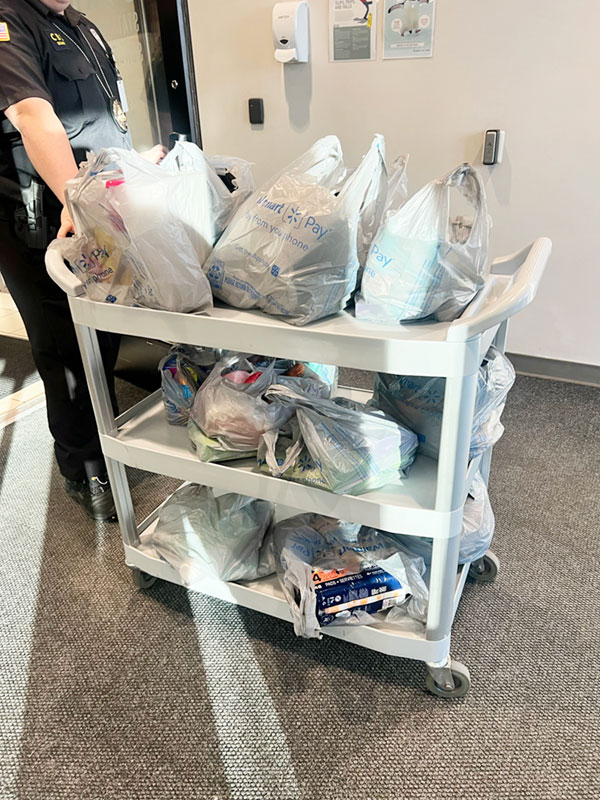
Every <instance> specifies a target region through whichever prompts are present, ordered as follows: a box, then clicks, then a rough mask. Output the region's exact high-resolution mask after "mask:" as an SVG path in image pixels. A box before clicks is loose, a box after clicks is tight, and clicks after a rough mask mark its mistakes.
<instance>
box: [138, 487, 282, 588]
mask: <svg viewBox="0 0 600 800" xmlns="http://www.w3.org/2000/svg"><path fill="white" fill-rule="evenodd" d="M273 517H274V506H273V505H272V504H271V503H269V502H267V501H266V500H257V499H255V498H252V497H244V496H243V495H240V494H222V495H220V496H219V497H215V496H214V493H213V491H212V489H209V488H208V487H206V486H198V485H196V484H188V485H186V486H184V487H182V488H181V489H179V490H178V491H177V492H175V494H174V495H173V496H172V497H171V498H170V499H169V500H168V501H167V502H166V503H165V505H164V506H163V507H162V508H161V510H160V514H159V517H158V523H157V525H156V527H155V528H154V530H152V531H151V532H148V533H144V534H142V535H141V537H140V549H141V550H142V551H145V552H149V553H152V554H154V553H157V554H158V555H159V556H160V557H161V558H163V559H164V560H165V561H166V562H167V563H168V564H170V565H171V566H172V567H174V569H176V570H177V571H178V572H179V574H180V576H181V579H182V581H183V583H184V584H185V586H188V587H190V588H198V589H199V590H202V581H203V579H206V578H220V579H221V580H224V581H242V580H246V581H248V580H255V579H256V578H261V577H263V576H264V575H267V574H268V573H269V571H272V570H269V569H268V568H267V571H265V567H264V563H265V562H263V561H261V556H260V550H261V547H262V544H263V539H264V536H265V534H266V533H267V531H268V530H269V528H270V526H271V523H272V521H273Z"/></svg>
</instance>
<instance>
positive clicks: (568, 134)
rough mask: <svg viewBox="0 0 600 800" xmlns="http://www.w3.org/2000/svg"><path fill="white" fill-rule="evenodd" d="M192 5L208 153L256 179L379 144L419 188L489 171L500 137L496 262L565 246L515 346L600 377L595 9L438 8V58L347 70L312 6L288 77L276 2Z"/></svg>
mask: <svg viewBox="0 0 600 800" xmlns="http://www.w3.org/2000/svg"><path fill="white" fill-rule="evenodd" d="M189 4H190V15H191V23H192V36H193V43H194V52H195V59H196V75H197V80H198V92H199V99H200V115H201V124H202V133H203V138H204V146H205V149H206V150H207V152H211V153H216V152H220V153H230V154H235V155H239V156H243V157H246V158H248V159H250V160H252V161H255V162H256V176H257V179H258V180H262V179H264V178H266V177H268V175H269V174H270V173H271V172H273V171H275V170H277V169H279V168H280V167H282V166H283V165H285V163H287V162H288V161H289V160H291V159H292V158H293V157H295V156H296V155H298V154H299V153H300V152H302V150H303V149H305V148H306V147H308V146H309V145H310V144H311V143H312V142H313V141H314V140H315V139H316V138H318V137H319V136H322V135H325V134H328V133H336V134H337V135H338V136H339V137H340V138H341V140H342V144H343V145H344V149H345V155H346V158H347V162H348V163H349V164H352V163H355V162H357V161H358V159H359V158H360V156H361V154H362V153H363V152H364V151H365V150H366V149H367V147H368V145H369V141H370V138H371V135H372V134H373V133H374V132H380V133H383V134H385V136H386V140H387V150H388V157H389V158H390V157H392V156H394V155H395V154H397V153H400V152H408V153H410V154H411V161H410V164H409V180H410V187H411V192H412V191H415V190H416V189H418V188H419V187H420V186H422V185H423V183H425V182H426V181H428V180H431V179H432V178H434V177H437V176H439V175H441V174H443V173H445V172H446V171H448V170H449V169H450V168H452V167H453V166H455V165H457V164H459V163H460V162H462V161H465V160H468V161H471V162H472V163H474V164H476V165H477V166H480V142H481V136H482V132H483V131H484V130H485V129H486V128H503V129H505V130H506V132H507V134H506V135H507V140H506V152H505V160H504V162H503V163H502V164H501V165H499V166H497V167H493V168H488V167H483V166H480V169H481V172H482V174H483V176H484V179H485V182H486V186H487V191H488V201H489V205H490V211H491V214H492V216H493V218H494V231H493V239H492V253H493V255H494V256H496V255H503V254H506V253H508V252H511V251H513V250H515V249H517V248H519V247H520V246H522V245H524V244H526V243H527V242H529V241H531V240H532V239H533V238H535V237H536V236H540V235H547V236H550V237H551V238H552V240H553V242H554V253H553V256H552V260H551V263H550V265H549V268H548V270H547V272H546V276H545V279H544V281H543V284H542V287H541V289H540V291H539V293H538V297H537V299H536V301H535V303H534V305H533V306H532V307H531V308H530V309H528V310H527V311H525V312H524V313H522V314H521V315H519V316H518V317H517V318H516V319H515V321H514V322H513V325H512V329H511V335H510V341H509V348H510V349H511V350H512V351H513V352H517V353H523V354H527V355H533V356H544V357H547V358H557V359H564V360H569V361H576V362H581V363H587V364H596V365H600V310H599V309H598V307H597V304H598V298H599V296H600V270H599V266H598V248H599V239H600V200H599V197H600V193H599V191H598V189H599V185H600V182H599V180H598V178H599V177H600V176H599V167H598V156H597V153H596V147H597V146H598V144H600V135H599V133H600V110H599V105H598V100H597V79H598V75H600V48H598V46H597V36H598V33H597V32H598V30H600V3H599V2H597V0H579V1H578V2H577V3H576V6H577V8H576V9H571V11H570V12H569V13H567V11H568V9H566V7H565V2H564V0H526V2H522V3H519V4H517V3H511V2H498V0H477V1H476V2H475V1H474V0H438V5H439V8H438V12H437V27H436V38H435V50H434V57H433V58H432V59H423V60H406V61H383V60H381V59H379V60H377V61H374V62H370V63H364V62H363V63H336V64H332V63H330V62H329V60H328V58H329V55H328V34H327V18H328V5H329V4H328V0H310V8H311V37H312V58H311V64H308V65H289V66H287V67H285V68H284V67H282V66H281V65H279V64H277V63H276V62H275V61H274V59H273V46H272V39H271V21H270V20H271V11H272V7H273V2H272V0H221V2H218V3H217V2H214V0H189ZM382 7H383V4H380V8H382ZM380 34H381V31H380ZM379 44H380V52H381V42H380V43H379ZM249 97H263V98H264V101H265V119H266V121H265V125H264V128H262V129H259V128H253V127H252V126H251V125H250V124H249V122H248V112H247V100H248V98H249Z"/></svg>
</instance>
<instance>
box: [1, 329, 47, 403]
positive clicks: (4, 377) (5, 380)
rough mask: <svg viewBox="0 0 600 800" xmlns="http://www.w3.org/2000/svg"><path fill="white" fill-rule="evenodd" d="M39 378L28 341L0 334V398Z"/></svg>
mask: <svg viewBox="0 0 600 800" xmlns="http://www.w3.org/2000/svg"><path fill="white" fill-rule="evenodd" d="M39 379H40V376H39V375H38V373H37V370H36V368H35V364H34V363H33V358H32V356H31V348H30V346H29V342H27V341H24V340H23V339H15V338H13V337H11V336H0V400H1V399H2V398H3V397H7V396H8V395H10V394H14V393H15V392H18V391H20V390H21V389H24V388H25V387H26V386H29V385H30V384H31V383H35V381H39Z"/></svg>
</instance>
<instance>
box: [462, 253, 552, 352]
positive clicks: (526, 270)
mask: <svg viewBox="0 0 600 800" xmlns="http://www.w3.org/2000/svg"><path fill="white" fill-rule="evenodd" d="M551 252H552V242H551V241H550V239H548V238H546V237H541V238H540V239H536V240H535V241H534V242H532V243H531V244H530V245H527V246H526V247H524V248H523V249H522V250H519V251H518V252H517V253H513V255H510V256H505V257H504V258H497V259H496V260H495V261H494V262H493V263H492V269H491V272H492V274H494V275H513V280H512V283H511V285H510V288H509V289H508V291H506V292H504V293H503V294H501V295H500V296H499V297H498V298H496V299H495V300H492V301H491V302H490V303H489V304H485V305H483V307H482V308H481V310H480V311H475V313H473V315H472V316H465V315H463V316H462V317H460V318H459V319H457V320H456V321H455V322H453V323H452V324H451V325H450V327H449V328H448V334H447V337H446V341H448V342H464V341H466V340H467V339H471V338H472V337H473V336H477V335H478V334H480V333H483V332H484V331H487V330H489V329H490V328H493V327H495V326H496V325H500V324H501V323H503V322H505V320H507V319H509V317H512V316H514V315H515V314H517V313H518V312H519V311H522V310H523V309H524V308H525V307H526V306H528V305H529V304H530V303H531V302H532V300H533V298H534V297H535V295H536V292H537V290H538V286H539V285H540V281H541V280H542V276H543V274H544V270H545V269H546V264H547V263H548V259H549V258H550V253H551ZM484 291H485V290H484ZM475 302H477V301H475ZM467 314H468V311H467Z"/></svg>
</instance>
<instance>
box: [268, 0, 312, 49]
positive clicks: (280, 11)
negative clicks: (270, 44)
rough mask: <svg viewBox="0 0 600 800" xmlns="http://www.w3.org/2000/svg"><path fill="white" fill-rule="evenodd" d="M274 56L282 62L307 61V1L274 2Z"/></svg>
mask: <svg viewBox="0 0 600 800" xmlns="http://www.w3.org/2000/svg"><path fill="white" fill-rule="evenodd" d="M273 41H274V44H275V58H276V59H277V61H280V62H281V63H282V64H298V63H306V62H307V61H308V42H309V35H308V2H307V0H299V1H298V2H286V3H276V4H275V6H274V7H273Z"/></svg>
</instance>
